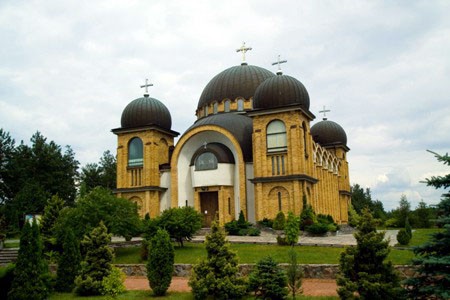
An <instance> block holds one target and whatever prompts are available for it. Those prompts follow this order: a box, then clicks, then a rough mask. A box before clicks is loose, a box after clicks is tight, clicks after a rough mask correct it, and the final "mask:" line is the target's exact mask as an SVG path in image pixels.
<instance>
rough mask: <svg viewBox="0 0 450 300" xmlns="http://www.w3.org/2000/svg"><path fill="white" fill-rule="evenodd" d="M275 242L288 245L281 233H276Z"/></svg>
mask: <svg viewBox="0 0 450 300" xmlns="http://www.w3.org/2000/svg"><path fill="white" fill-rule="evenodd" d="M277 244H278V245H280V246H287V245H289V243H288V241H287V239H286V237H285V236H283V235H277Z"/></svg>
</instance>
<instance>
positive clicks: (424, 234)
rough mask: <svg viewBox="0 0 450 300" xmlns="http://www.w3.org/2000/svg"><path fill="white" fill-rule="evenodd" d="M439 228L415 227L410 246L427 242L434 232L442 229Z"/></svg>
mask: <svg viewBox="0 0 450 300" xmlns="http://www.w3.org/2000/svg"><path fill="white" fill-rule="evenodd" d="M441 230H442V229H439V228H427V229H414V231H413V234H412V239H411V241H410V242H409V245H408V246H411V247H414V246H419V245H422V244H424V243H426V242H427V241H428V240H429V239H430V235H431V234H432V233H436V232H439V231H441Z"/></svg>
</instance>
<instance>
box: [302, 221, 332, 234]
mask: <svg viewBox="0 0 450 300" xmlns="http://www.w3.org/2000/svg"><path fill="white" fill-rule="evenodd" d="M306 231H307V232H309V233H311V234H314V235H323V234H325V233H327V232H328V225H327V224H323V223H315V224H312V225H310V226H308V227H306Z"/></svg>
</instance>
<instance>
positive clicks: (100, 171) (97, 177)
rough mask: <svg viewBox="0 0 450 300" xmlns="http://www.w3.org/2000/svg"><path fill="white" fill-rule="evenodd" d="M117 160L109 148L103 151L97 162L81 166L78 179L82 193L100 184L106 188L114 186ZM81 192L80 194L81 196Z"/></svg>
mask: <svg viewBox="0 0 450 300" xmlns="http://www.w3.org/2000/svg"><path fill="white" fill-rule="evenodd" d="M116 166H117V161H116V158H115V156H114V155H112V154H111V152H110V151H109V150H107V151H105V152H103V156H102V157H101V158H100V162H99V163H88V164H86V165H85V166H84V167H82V168H81V174H80V181H81V185H82V187H83V193H89V192H90V191H92V190H93V189H94V188H96V187H98V186H100V187H104V188H106V189H114V188H115V187H116V172H117V171H116ZM83 193H81V196H83Z"/></svg>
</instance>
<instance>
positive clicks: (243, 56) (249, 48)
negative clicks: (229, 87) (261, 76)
mask: <svg viewBox="0 0 450 300" xmlns="http://www.w3.org/2000/svg"><path fill="white" fill-rule="evenodd" d="M249 50H252V47H245V42H242V46H241V48H239V49H236V52H242V63H241V65H246V64H247V62H246V61H245V52H247V51H249Z"/></svg>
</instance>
